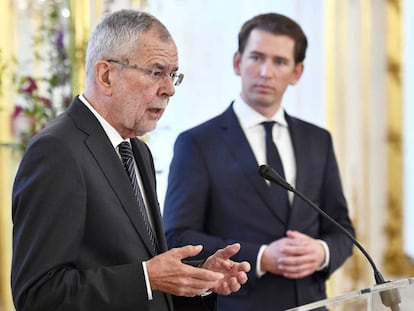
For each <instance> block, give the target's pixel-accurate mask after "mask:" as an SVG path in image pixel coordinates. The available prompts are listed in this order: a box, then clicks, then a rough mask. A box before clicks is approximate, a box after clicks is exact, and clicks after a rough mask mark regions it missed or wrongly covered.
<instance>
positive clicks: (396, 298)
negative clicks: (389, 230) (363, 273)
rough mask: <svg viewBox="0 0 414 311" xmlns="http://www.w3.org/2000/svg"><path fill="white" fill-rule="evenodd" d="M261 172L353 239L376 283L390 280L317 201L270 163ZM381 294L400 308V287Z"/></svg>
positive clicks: (390, 304)
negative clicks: (307, 195) (386, 278)
mask: <svg viewBox="0 0 414 311" xmlns="http://www.w3.org/2000/svg"><path fill="white" fill-rule="evenodd" d="M259 174H260V176H262V177H263V178H264V179H266V180H268V181H270V182H272V183H275V184H278V185H279V186H282V187H283V188H285V189H286V190H288V191H291V192H293V193H294V194H295V195H297V196H298V197H300V198H301V199H302V200H303V201H305V202H306V203H307V204H309V206H310V207H312V208H313V209H314V210H315V211H316V212H317V213H318V214H320V215H322V216H323V217H324V218H325V219H327V220H329V221H330V222H331V223H332V224H333V225H334V226H335V227H336V228H337V229H338V230H339V231H341V232H342V233H343V234H345V235H346V236H347V237H348V238H349V239H350V240H351V241H352V243H353V244H354V245H356V246H357V247H358V249H359V250H360V251H361V252H362V254H364V256H365V258H366V259H368V261H369V263H370V265H371V267H372V269H373V270H374V277H375V282H376V284H377V285H380V284H385V283H387V282H388V281H385V280H384V277H383V276H382V274H381V272H380V271H379V270H378V268H377V266H376V265H375V262H374V260H372V258H371V256H370V255H369V254H368V252H367V251H366V250H365V248H364V247H363V246H362V245H361V244H360V243H359V242H358V241H357V240H356V239H355V238H354V237H353V236H352V234H351V233H349V232H348V230H346V229H345V228H344V227H343V226H342V225H341V224H340V223H338V222H337V221H336V220H335V219H333V218H332V217H331V216H329V215H328V214H327V213H325V212H324V211H323V210H322V209H320V208H319V207H318V206H317V205H316V204H315V203H313V202H312V201H311V200H310V199H309V198H308V197H306V196H305V195H304V194H302V193H301V192H299V191H298V190H296V189H295V188H293V187H292V186H291V185H290V184H289V183H288V182H287V181H286V180H285V179H284V178H283V177H282V176H280V175H279V174H278V173H277V172H276V171H275V170H274V169H273V168H271V167H270V166H269V165H260V166H259ZM380 295H381V301H382V303H383V304H384V305H385V306H386V307H390V308H391V310H392V311H399V310H400V307H399V304H400V302H401V297H400V293H399V291H398V289H394V290H387V291H384V292H381V293H380Z"/></svg>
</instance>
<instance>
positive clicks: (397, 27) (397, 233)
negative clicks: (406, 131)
mask: <svg viewBox="0 0 414 311" xmlns="http://www.w3.org/2000/svg"><path fill="white" fill-rule="evenodd" d="M401 14H402V12H401V0H387V2H386V21H387V24H386V29H387V30H386V34H387V94H388V98H387V115H388V120H387V127H388V128H387V133H388V135H387V154H388V215H387V219H388V223H387V225H386V229H385V232H386V235H387V238H388V247H387V250H386V253H385V258H384V260H385V264H384V266H385V269H386V270H387V272H389V273H390V274H393V275H398V276H407V275H414V264H413V262H412V261H411V260H410V258H409V257H408V256H407V255H406V254H405V252H404V248H403V214H404V208H403V204H402V198H403V190H402V189H403V153H402V150H403V137H402V125H401V120H402V110H403V107H402V103H403V100H402V93H403V90H402V69H401V66H402V26H401V25H402V15H401Z"/></svg>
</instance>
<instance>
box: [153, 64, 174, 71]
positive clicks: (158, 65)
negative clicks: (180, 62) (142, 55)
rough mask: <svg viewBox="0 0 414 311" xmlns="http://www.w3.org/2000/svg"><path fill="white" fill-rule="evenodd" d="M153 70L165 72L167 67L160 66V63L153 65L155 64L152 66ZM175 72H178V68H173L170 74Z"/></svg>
mask: <svg viewBox="0 0 414 311" xmlns="http://www.w3.org/2000/svg"><path fill="white" fill-rule="evenodd" d="M152 66H153V67H154V68H157V69H159V70H164V71H165V70H167V67H168V66H165V65H162V64H160V63H155V64H153V65H152ZM176 71H178V67H175V68H173V70H172V72H176Z"/></svg>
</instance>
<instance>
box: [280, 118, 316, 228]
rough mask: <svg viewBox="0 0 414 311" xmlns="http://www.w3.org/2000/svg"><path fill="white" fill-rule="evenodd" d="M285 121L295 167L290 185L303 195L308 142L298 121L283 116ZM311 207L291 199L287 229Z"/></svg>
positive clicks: (296, 199)
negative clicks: (294, 175)
mask: <svg viewBox="0 0 414 311" xmlns="http://www.w3.org/2000/svg"><path fill="white" fill-rule="evenodd" d="M285 116H286V121H287V123H288V126H289V134H290V137H291V140H292V145H293V151H294V155H295V165H296V185H292V186H293V187H295V188H296V189H297V190H298V191H300V192H302V193H303V189H304V181H305V180H306V178H307V177H306V175H307V171H308V169H307V166H306V165H305V164H306V163H307V159H306V157H307V154H308V150H309V147H308V143H309V140H308V139H306V138H305V137H306V133H303V131H302V129H301V126H300V125H299V124H298V121H297V120H296V119H294V118H292V117H290V116H289V115H288V114H285ZM310 208H311V207H309V206H306V205H303V204H302V200H301V199H300V198H298V197H297V196H296V195H295V196H294V197H293V202H292V205H291V213H290V218H289V227H291V225H292V224H295V223H302V222H303V218H304V217H305V215H307V213H308V211H309V209H310Z"/></svg>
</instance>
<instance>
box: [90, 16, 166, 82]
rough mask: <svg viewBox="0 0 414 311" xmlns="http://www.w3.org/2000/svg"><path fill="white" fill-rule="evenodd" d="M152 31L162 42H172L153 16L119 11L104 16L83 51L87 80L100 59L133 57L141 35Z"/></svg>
mask: <svg viewBox="0 0 414 311" xmlns="http://www.w3.org/2000/svg"><path fill="white" fill-rule="evenodd" d="M152 27H157V28H158V30H159V39H160V40H161V41H164V42H166V41H168V40H171V34H170V33H169V31H168V30H167V28H166V27H165V26H164V25H163V24H162V23H161V22H160V21H159V20H158V19H157V18H156V17H154V16H153V15H151V14H149V13H146V12H140V11H136V10H120V11H117V12H114V13H112V14H109V15H107V16H106V17H105V18H104V19H103V20H102V21H101V22H100V23H99V24H98V25H97V26H96V28H95V30H94V31H93V33H92V35H91V38H90V40H89V43H88V48H87V50H86V61H85V62H86V76H87V79H88V80H89V79H90V78H92V75H93V66H94V65H95V63H96V62H97V61H99V60H102V59H108V58H115V57H116V58H119V59H128V58H131V57H133V56H136V54H135V53H136V48H137V43H138V40H139V38H140V35H141V34H143V33H146V32H147V31H149V30H150V29H151V28H152Z"/></svg>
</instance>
